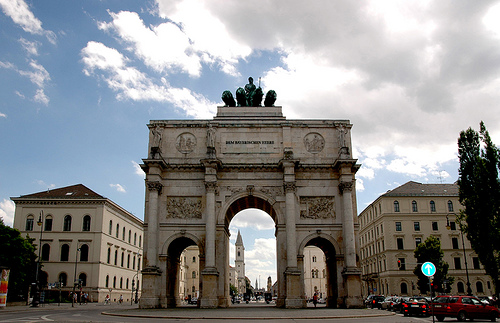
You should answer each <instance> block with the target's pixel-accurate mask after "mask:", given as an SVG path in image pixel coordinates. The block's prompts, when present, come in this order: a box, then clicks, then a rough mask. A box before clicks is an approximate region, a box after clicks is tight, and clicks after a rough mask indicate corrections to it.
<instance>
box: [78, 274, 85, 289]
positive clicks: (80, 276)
mask: <svg viewBox="0 0 500 323" xmlns="http://www.w3.org/2000/svg"><path fill="white" fill-rule="evenodd" d="M78 279H79V280H80V283H81V284H82V287H85V286H87V275H86V274H84V273H81V274H80V275H79V276H78Z"/></svg>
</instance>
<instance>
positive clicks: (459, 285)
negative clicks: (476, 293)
mask: <svg viewBox="0 0 500 323" xmlns="http://www.w3.org/2000/svg"><path fill="white" fill-rule="evenodd" d="M457 291H458V293H459V294H460V293H464V291H465V288H464V283H462V282H458V283H457Z"/></svg>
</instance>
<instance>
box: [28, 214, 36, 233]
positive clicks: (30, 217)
mask: <svg viewBox="0 0 500 323" xmlns="http://www.w3.org/2000/svg"><path fill="white" fill-rule="evenodd" d="M33 222H34V218H33V215H28V218H27V219H26V231H33Z"/></svg>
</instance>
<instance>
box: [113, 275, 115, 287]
mask: <svg viewBox="0 0 500 323" xmlns="http://www.w3.org/2000/svg"><path fill="white" fill-rule="evenodd" d="M113 288H116V276H114V277H113Z"/></svg>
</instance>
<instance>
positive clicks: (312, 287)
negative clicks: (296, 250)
mask: <svg viewBox="0 0 500 323" xmlns="http://www.w3.org/2000/svg"><path fill="white" fill-rule="evenodd" d="M326 283H327V279H326V259H325V254H324V252H323V251H322V250H321V249H320V248H318V247H315V246H308V247H305V248H304V289H305V290H304V291H305V294H306V299H311V298H312V297H313V296H314V293H317V294H318V297H320V298H322V297H326V296H327V295H326V290H327V286H326Z"/></svg>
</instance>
